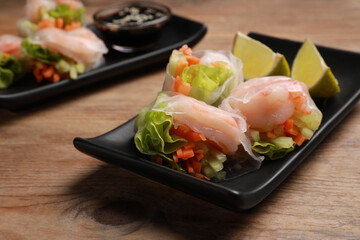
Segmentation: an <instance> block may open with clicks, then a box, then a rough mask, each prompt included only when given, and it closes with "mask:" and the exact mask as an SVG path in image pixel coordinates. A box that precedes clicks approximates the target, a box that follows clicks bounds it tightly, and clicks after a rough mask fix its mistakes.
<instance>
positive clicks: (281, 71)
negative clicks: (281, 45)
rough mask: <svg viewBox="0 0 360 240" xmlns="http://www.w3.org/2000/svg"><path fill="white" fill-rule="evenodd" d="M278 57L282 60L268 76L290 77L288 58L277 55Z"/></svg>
mask: <svg viewBox="0 0 360 240" xmlns="http://www.w3.org/2000/svg"><path fill="white" fill-rule="evenodd" d="M277 55H278V56H279V57H280V60H279V62H278V64H276V66H275V67H274V68H273V69H272V70H271V72H270V73H269V74H268V76H279V75H281V76H287V77H289V76H290V67H289V63H288V62H287V61H286V58H285V56H284V55H282V54H279V53H277Z"/></svg>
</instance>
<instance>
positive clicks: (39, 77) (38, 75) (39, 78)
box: [33, 67, 43, 82]
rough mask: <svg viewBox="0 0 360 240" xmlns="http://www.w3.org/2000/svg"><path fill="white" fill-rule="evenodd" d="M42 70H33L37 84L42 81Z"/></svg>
mask: <svg viewBox="0 0 360 240" xmlns="http://www.w3.org/2000/svg"><path fill="white" fill-rule="evenodd" d="M41 71H42V69H41V68H39V67H37V68H35V69H34V71H33V74H34V76H35V79H36V81H37V82H41V81H42V80H43V76H42V74H41Z"/></svg>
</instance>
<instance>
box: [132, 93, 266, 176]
mask: <svg viewBox="0 0 360 240" xmlns="http://www.w3.org/2000/svg"><path fill="white" fill-rule="evenodd" d="M135 126H136V129H135V130H136V135H135V144H136V147H137V149H138V150H139V151H140V152H142V153H144V154H147V155H152V156H153V158H155V159H156V160H157V162H159V163H163V164H164V165H167V166H169V167H171V168H173V169H176V170H179V171H183V172H186V173H189V174H192V175H194V176H196V177H199V178H206V179H210V178H215V179H218V180H221V179H223V178H225V175H226V172H225V171H224V170H223V168H224V165H223V163H224V162H225V161H226V160H227V159H228V158H229V156H230V157H231V156H234V155H236V156H237V157H239V156H246V158H248V157H249V156H250V158H251V160H253V161H256V162H257V163H261V160H262V158H261V157H258V156H256V155H255V154H254V153H253V152H252V149H251V142H250V140H249V139H248V137H247V136H246V131H247V130H248V128H247V125H246V121H245V120H244V119H243V118H242V117H241V116H238V115H236V114H232V113H229V112H226V111H223V110H221V109H219V108H216V107H213V106H210V105H207V104H206V103H204V102H201V101H198V100H196V99H194V98H191V97H188V96H184V95H182V94H178V93H172V92H161V93H160V94H159V95H158V97H157V99H156V101H155V102H154V103H153V104H152V105H150V106H148V107H146V108H144V109H143V111H142V112H141V113H140V114H139V116H138V117H137V119H136V124H135ZM255 165H256V168H257V167H259V164H255ZM255 165H254V166H255Z"/></svg>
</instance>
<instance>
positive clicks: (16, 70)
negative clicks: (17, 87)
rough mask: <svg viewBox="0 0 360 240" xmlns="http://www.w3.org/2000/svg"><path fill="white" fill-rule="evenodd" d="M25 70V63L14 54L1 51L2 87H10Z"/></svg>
mask: <svg viewBox="0 0 360 240" xmlns="http://www.w3.org/2000/svg"><path fill="white" fill-rule="evenodd" d="M22 72H23V64H22V62H21V61H20V60H18V59H16V58H15V57H14V56H9V57H4V55H3V53H0V88H7V87H9V86H10V85H11V84H12V83H13V81H14V80H16V79H17V78H18V77H19V76H20V75H21V74H22Z"/></svg>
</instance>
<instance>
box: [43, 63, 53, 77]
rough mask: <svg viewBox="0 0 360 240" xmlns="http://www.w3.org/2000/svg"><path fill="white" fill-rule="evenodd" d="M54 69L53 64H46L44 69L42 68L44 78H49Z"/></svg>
mask: <svg viewBox="0 0 360 240" xmlns="http://www.w3.org/2000/svg"><path fill="white" fill-rule="evenodd" d="M54 71H55V69H54V67H53V66H48V67H47V68H46V69H44V71H43V72H42V75H43V77H44V78H46V79H49V78H50V77H52V75H54Z"/></svg>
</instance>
